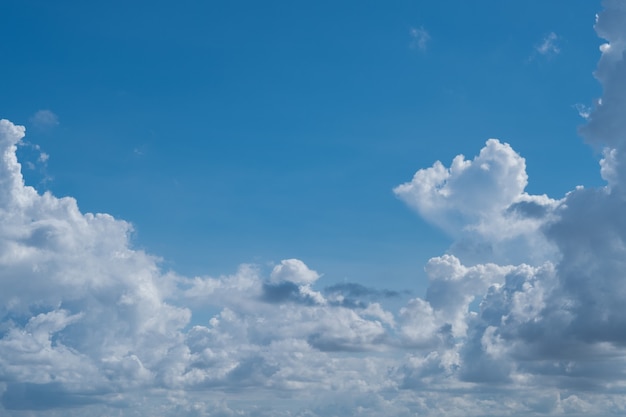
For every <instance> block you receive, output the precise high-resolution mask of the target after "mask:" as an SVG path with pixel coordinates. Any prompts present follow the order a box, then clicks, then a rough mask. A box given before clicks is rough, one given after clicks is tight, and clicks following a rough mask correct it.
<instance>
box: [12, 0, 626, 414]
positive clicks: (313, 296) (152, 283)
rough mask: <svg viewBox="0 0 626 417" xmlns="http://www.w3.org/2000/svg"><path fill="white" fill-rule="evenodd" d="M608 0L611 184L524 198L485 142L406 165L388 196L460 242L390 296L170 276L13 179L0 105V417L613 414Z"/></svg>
mask: <svg viewBox="0 0 626 417" xmlns="http://www.w3.org/2000/svg"><path fill="white" fill-rule="evenodd" d="M605 7H606V10H605V11H603V12H602V14H600V15H599V17H598V21H597V25H596V29H597V32H598V34H599V35H600V36H601V37H602V38H604V39H606V40H607V43H606V44H605V45H603V46H602V58H601V60H600V63H599V65H598V70H597V73H596V76H597V78H598V80H599V81H600V82H601V84H602V86H603V88H604V93H603V97H602V99H601V100H599V101H598V103H597V104H596V105H595V108H594V109H593V110H591V111H590V113H589V115H588V123H587V125H586V126H585V127H584V128H583V129H582V134H583V135H584V137H585V138H587V140H588V141H589V142H591V143H593V144H595V145H599V146H601V147H603V148H604V158H603V159H602V161H601V164H600V165H601V173H602V177H603V178H604V179H605V180H606V181H607V186H606V187H603V188H597V189H594V188H589V189H588V188H583V187H579V188H577V189H575V190H572V191H571V192H570V193H568V194H567V195H566V196H565V197H564V198H563V199H560V200H555V199H552V198H549V197H547V196H545V195H531V194H528V193H527V192H526V191H525V188H526V186H527V182H528V176H527V174H526V164H525V160H524V158H522V156H520V155H519V154H518V153H516V152H515V150H514V149H513V148H512V147H511V146H510V145H509V144H506V143H502V142H500V141H498V140H496V139H490V140H488V141H487V142H486V145H485V147H484V148H483V149H482V150H481V151H480V153H479V154H478V156H476V157H474V158H473V159H466V158H465V157H463V156H462V155H460V156H458V157H456V158H455V159H454V160H453V161H452V163H451V165H450V167H446V166H444V165H443V164H442V163H440V162H437V163H435V164H434V165H433V166H432V167H430V168H426V169H421V170H419V171H418V172H417V173H416V174H415V176H414V177H413V179H412V180H411V181H409V182H407V183H404V184H401V185H399V186H397V187H396V188H395V190H394V191H395V193H396V195H397V196H398V197H399V198H400V199H402V200H403V201H405V202H406V203H407V204H408V205H409V206H410V207H412V208H414V209H415V210H416V211H417V212H418V213H419V214H420V215H421V216H422V217H423V218H424V219H426V220H427V221H429V222H431V223H433V224H434V225H436V226H438V227H440V228H441V229H443V230H444V231H445V232H447V233H448V234H450V235H451V236H452V237H453V238H454V239H455V244H454V245H453V246H452V247H451V248H450V250H449V253H447V254H445V255H443V256H441V257H436V258H433V259H431V260H430V261H429V262H428V264H427V265H426V273H427V275H428V278H429V287H428V290H427V293H426V296H425V297H424V298H420V297H416V298H413V299H411V300H410V301H409V302H408V303H407V304H406V305H405V306H404V307H402V308H401V309H399V311H397V312H393V311H388V310H387V309H386V308H385V307H383V305H382V303H380V302H379V301H380V299H381V298H382V297H384V296H385V294H383V293H382V292H381V291H377V290H373V289H370V288H367V287H364V286H360V285H358V284H353V283H346V284H338V285H334V286H332V287H327V288H325V289H324V290H322V289H321V287H320V288H317V287H316V286H319V284H320V282H323V280H324V277H323V276H322V274H320V273H318V272H316V271H315V270H313V269H311V267H309V266H307V265H306V264H305V263H304V262H303V261H301V260H298V259H287V260H282V261H280V262H279V263H277V264H276V265H275V266H274V267H273V270H272V271H271V272H270V273H269V274H267V275H264V274H263V272H262V268H259V267H257V266H255V265H241V266H239V268H238V269H237V270H236V272H235V273H233V274H232V275H224V276H220V277H210V276H198V277H185V276H181V275H180V274H177V273H175V272H171V271H164V270H163V269H162V268H161V267H160V265H159V260H158V259H157V258H156V257H154V256H151V255H149V254H147V253H145V252H144V251H141V250H137V249H134V248H133V247H132V245H131V243H130V241H129V233H130V232H131V230H132V228H131V225H130V224H129V223H127V222H124V221H122V220H118V219H115V218H113V217H112V216H110V215H107V214H90V213H82V212H81V211H80V210H79V208H78V205H77V203H76V201H75V200H74V199H72V198H69V197H65V198H58V197H55V196H54V195H52V194H51V193H48V192H46V193H43V194H39V193H38V192H37V191H36V190H35V189H34V188H32V187H30V186H27V185H25V183H24V179H23V176H22V171H21V165H20V163H19V162H18V159H17V157H16V150H17V146H18V145H19V143H20V141H22V139H23V138H24V135H25V131H24V129H23V128H22V127H20V126H16V125H14V124H13V123H11V122H9V121H7V120H2V121H0V154H1V155H2V157H1V160H0V300H1V301H2V303H1V304H0V407H1V408H0V411H1V412H0V414H2V415H6V416H82V415H90V416H94V417H95V416H102V417H104V416H310V417H313V416H319V417H322V416H324V417H326V416H351V415H355V416H356V415H358V416H381V415H385V416H394V417H395V416H414V415H420V416H441V415H449V416H502V415H519V416H527V415H571V416H583V415H585V416H590V415H592V416H607V415H623V414H624V413H626V400H625V399H624V396H623V392H624V389H626V360H625V358H626V311H625V310H624V308H623V304H624V300H625V299H626V284H625V281H624V276H625V275H626V243H625V242H626V198H624V197H625V187H624V184H626V105H625V104H626V58H625V53H626V6H625V3H624V2H623V1H619V0H613V1H606V2H605ZM54 120H56V118H55V119H54ZM377 300H379V301H377ZM207 315H208V316H209V317H208V318H207V319H206V320H203V319H202V318H203V317H205V316H207Z"/></svg>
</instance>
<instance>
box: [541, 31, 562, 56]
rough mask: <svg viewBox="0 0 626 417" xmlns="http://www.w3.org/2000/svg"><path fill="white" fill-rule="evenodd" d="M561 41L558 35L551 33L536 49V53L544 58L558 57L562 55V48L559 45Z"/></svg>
mask: <svg viewBox="0 0 626 417" xmlns="http://www.w3.org/2000/svg"><path fill="white" fill-rule="evenodd" d="M559 40H560V38H559V36H558V35H557V34H556V33H554V32H550V33H548V34H547V35H546V36H545V37H544V38H543V40H542V41H541V43H540V44H539V45H537V47H535V51H536V52H537V53H538V54H540V55H544V56H552V55H558V54H559V53H561V48H560V47H559V44H558V43H559Z"/></svg>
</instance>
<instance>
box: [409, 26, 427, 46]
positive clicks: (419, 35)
mask: <svg viewBox="0 0 626 417" xmlns="http://www.w3.org/2000/svg"><path fill="white" fill-rule="evenodd" d="M409 35H410V36H411V48H413V49H419V50H420V51H425V50H426V48H427V47H428V43H429V42H430V34H429V33H428V32H427V31H426V29H424V27H423V26H420V27H419V28H411V30H410V31H409Z"/></svg>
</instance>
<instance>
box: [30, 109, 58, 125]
mask: <svg viewBox="0 0 626 417" xmlns="http://www.w3.org/2000/svg"><path fill="white" fill-rule="evenodd" d="M30 122H31V123H32V124H33V125H34V126H35V127H36V128H38V129H50V128H53V127H55V126H57V125H58V124H59V118H58V116H57V115H56V114H54V113H53V112H52V111H50V110H39V111H37V112H36V113H35V114H34V115H33V116H32V117H31V118H30Z"/></svg>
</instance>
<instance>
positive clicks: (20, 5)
mask: <svg viewBox="0 0 626 417" xmlns="http://www.w3.org/2000/svg"><path fill="white" fill-rule="evenodd" d="M2 7H3V9H5V11H4V12H3V14H4V15H6V16H12V18H11V19H6V20H7V23H6V24H4V25H3V28H2V29H1V30H2V38H3V39H6V40H7V41H4V42H3V46H2V48H3V50H4V51H3V54H4V55H5V56H10V57H11V64H10V65H6V66H5V67H4V69H3V72H4V73H5V77H4V78H5V84H4V85H3V89H2V90H3V94H2V96H3V100H2V101H3V102H2V108H1V109H0V110H1V111H2V114H3V116H4V117H6V118H8V119H10V120H12V121H15V122H16V123H22V124H26V125H28V124H29V120H30V118H31V117H32V115H33V114H34V113H35V112H36V111H38V110H41V109H49V110H50V111H52V112H54V113H55V114H56V115H57V116H58V118H59V125H58V126H55V127H54V129H49V130H46V131H43V132H41V131H37V130H36V129H29V133H28V135H29V140H30V141H32V142H33V143H37V144H39V145H40V146H42V147H43V148H44V149H45V151H46V152H47V153H48V154H49V155H51V158H50V160H49V161H48V166H47V168H46V175H48V176H50V177H52V178H53V180H52V181H49V182H47V183H45V184H41V185H38V184H39V183H38V181H39V180H40V177H39V176H38V175H41V174H40V173H37V172H25V175H26V176H27V178H28V179H29V180H31V181H30V183H31V184H33V185H37V186H38V187H39V189H42V190H43V189H50V190H51V191H53V192H54V193H55V194H56V195H59V196H63V195H72V196H75V197H76V198H78V200H79V205H80V207H81V208H82V209H83V210H84V211H90V212H107V213H111V214H114V215H115V216H118V217H121V218H124V219H126V220H129V221H131V222H133V224H134V225H135V227H136V229H137V231H138V233H137V235H136V239H137V243H138V244H139V245H140V246H141V247H144V248H146V249H148V250H149V251H151V252H153V253H156V254H158V255H161V256H163V257H164V258H165V259H166V262H171V263H172V264H173V266H175V268H176V269H177V270H179V271H181V272H185V273H191V274H198V273H205V272H207V271H208V272H212V273H222V272H224V271H228V270H231V269H232V268H233V265H236V264H238V263H241V262H251V261H257V262H267V261H275V260H277V259H281V258H286V257H299V258H302V259H307V260H309V262H314V263H315V264H316V265H320V268H321V269H323V270H324V271H326V272H325V273H326V275H327V277H328V278H329V279H333V280H342V279H344V278H348V279H350V280H364V281H366V282H367V283H368V284H372V285H376V282H377V281H378V280H380V279H384V280H385V281H386V282H388V281H389V280H393V282H394V285H398V286H407V285H414V282H415V279H414V278H415V277H416V276H420V275H421V269H422V266H423V264H424V263H425V261H426V260H427V259H428V258H429V257H431V256H433V255H436V254H438V253H440V252H441V251H442V250H443V249H445V247H446V246H447V244H448V243H449V242H448V241H446V239H445V238H443V237H442V236H441V235H440V234H439V233H437V232H435V231H433V230H432V229H431V228H430V227H428V226H426V225H424V224H423V223H421V222H420V220H419V219H416V218H415V217H414V216H413V215H412V214H410V213H409V212H408V211H407V210H406V209H405V207H403V206H402V205H401V204H398V202H397V201H396V200H395V199H394V198H393V195H392V193H391V189H392V188H393V187H394V186H395V185H397V183H399V182H401V181H404V180H406V179H407V178H408V177H409V176H411V175H412V174H413V172H415V171H416V170H417V169H418V168H421V167H424V166H428V165H430V164H431V163H432V162H433V161H435V160H441V161H443V162H446V163H447V162H449V161H450V160H451V159H452V158H453V157H454V156H455V155H456V154H457V153H463V154H466V155H468V156H470V155H473V153H474V152H475V151H476V149H478V148H479V147H480V146H482V144H483V143H484V141H485V140H486V139H488V138H490V137H497V138H501V139H502V140H504V141H507V142H510V143H511V144H513V145H514V147H515V149H516V150H518V151H519V152H520V153H521V154H522V155H523V156H524V157H526V158H527V160H528V165H529V167H528V170H529V172H530V174H531V181H530V185H529V190H530V191H532V192H535V193H548V194H550V195H553V196H562V195H563V194H564V193H565V192H567V191H569V190H570V189H572V188H573V187H574V186H575V185H578V184H583V183H585V184H588V183H589V182H590V181H591V182H592V183H593V184H597V183H598V175H597V170H596V160H597V157H595V158H594V155H593V153H592V151H590V150H589V148H587V147H585V146H584V145H583V144H582V141H581V140H580V138H579V137H578V136H577V135H576V126H577V125H579V124H581V122H582V120H581V119H580V118H579V116H578V114H577V112H576V110H575V109H574V108H573V106H574V105H575V104H577V103H584V104H589V103H590V101H591V100H592V99H593V98H594V97H596V96H598V95H599V94H600V90H599V88H598V85H597V83H596V82H595V80H594V79H593V78H592V77H590V73H591V72H592V71H593V68H594V66H595V62H596V61H597V58H598V55H599V52H598V49H597V45H598V39H597V37H596V36H595V34H594V32H593V28H592V25H593V18H594V14H595V13H596V12H597V10H598V4H596V3H595V2H571V1H570V2H566V1H560V2H559V1H556V2H550V3H549V4H545V2H516V1H507V2H501V1H488V2H483V3H481V5H480V8H477V6H476V5H474V4H469V3H468V4H464V2H454V3H452V6H451V5H449V4H447V3H446V4H444V3H440V2H414V1H401V2H393V3H392V4H389V5H385V6H384V7H383V6H381V5H380V4H379V3H375V2H368V3H363V2H342V3H341V5H337V4H336V2H309V3H293V4H290V3H288V2H282V1H276V2H264V3H258V4H257V3H254V2H232V3H226V2H199V1H184V2H181V3H178V4H177V5H176V7H174V6H173V5H172V4H171V3H170V2H144V3H141V2H133V3H132V4H131V5H129V4H127V2H119V3H115V2H107V3H101V4H89V5H87V4H85V5H76V4H75V2H55V3H47V2H23V1H20V2H16V1H8V2H3V6H2ZM469 15H471V19H470V18H468V16H469ZM420 28H422V29H424V30H425V31H426V32H427V34H428V36H429V39H428V40H427V41H426V42H425V44H424V47H423V49H421V48H420V47H419V46H418V45H417V42H416V40H415V39H413V36H412V35H411V31H412V30H416V29H420ZM553 32H554V33H558V36H559V39H558V40H557V41H556V42H557V43H558V47H559V49H560V53H558V54H552V53H550V54H548V55H547V56H543V55H541V54H539V53H537V52H536V50H535V48H536V47H538V46H539V45H540V44H541V43H542V41H543V39H544V38H546V36H548V35H549V34H550V33H553ZM553 55H554V56H553ZM563 143H567V144H568V151H567V152H568V155H567V156H566V155H563V154H562V144H563ZM555 159H558V162H557V164H558V168H555V165H554V160H555ZM557 172H558V174H557Z"/></svg>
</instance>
